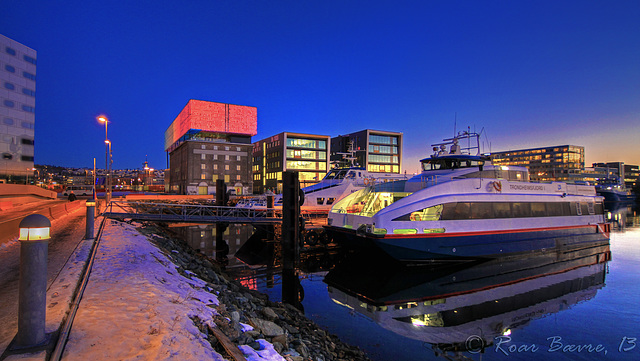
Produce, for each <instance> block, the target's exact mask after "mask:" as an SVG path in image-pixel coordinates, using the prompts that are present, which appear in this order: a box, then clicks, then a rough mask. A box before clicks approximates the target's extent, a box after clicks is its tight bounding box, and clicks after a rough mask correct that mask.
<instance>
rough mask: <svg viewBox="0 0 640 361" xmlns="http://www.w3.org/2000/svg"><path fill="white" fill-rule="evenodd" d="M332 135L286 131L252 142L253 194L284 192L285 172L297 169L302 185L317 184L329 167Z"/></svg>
mask: <svg viewBox="0 0 640 361" xmlns="http://www.w3.org/2000/svg"><path fill="white" fill-rule="evenodd" d="M329 139H330V138H329V136H326V135H313V134H300V133H289V132H283V133H280V134H277V135H274V136H272V137H269V138H265V139H263V140H260V141H258V142H255V143H254V144H253V193H255V194H262V193H266V192H267V191H271V192H274V193H282V172H284V171H287V170H294V171H298V179H299V180H300V186H301V187H306V186H309V185H312V184H315V183H318V182H319V181H320V180H321V179H322V178H323V177H324V175H325V174H326V173H327V171H328V169H329V157H328V154H329V149H330V148H329V146H330V145H329Z"/></svg>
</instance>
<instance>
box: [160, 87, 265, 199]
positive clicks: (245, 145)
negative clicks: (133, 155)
mask: <svg viewBox="0 0 640 361" xmlns="http://www.w3.org/2000/svg"><path fill="white" fill-rule="evenodd" d="M257 128H258V110H257V108H255V107H250V106H243V105H233V104H224V103H215V102H208V101H202V100H193V99H192V100H189V102H188V103H187V105H186V106H185V107H184V108H183V109H182V111H181V112H180V114H178V116H177V117H176V119H175V120H174V121H173V122H172V123H171V125H170V126H169V128H167V130H166V131H165V151H166V152H167V153H168V156H169V182H168V183H169V188H170V191H171V192H172V193H178V194H215V188H216V187H215V184H216V181H217V180H218V179H224V181H225V183H226V185H227V188H228V189H229V190H231V192H232V193H236V194H246V193H251V191H252V187H253V181H252V173H251V165H252V149H253V147H252V144H251V136H253V135H256V134H257Z"/></svg>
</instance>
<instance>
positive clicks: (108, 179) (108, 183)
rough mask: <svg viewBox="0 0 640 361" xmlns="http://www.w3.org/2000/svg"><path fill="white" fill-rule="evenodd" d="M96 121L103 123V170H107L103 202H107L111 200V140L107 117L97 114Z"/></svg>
mask: <svg viewBox="0 0 640 361" xmlns="http://www.w3.org/2000/svg"><path fill="white" fill-rule="evenodd" d="M97 119H98V121H99V122H100V123H104V143H105V152H106V154H105V160H104V170H105V172H107V174H106V176H105V179H104V183H105V195H104V198H105V203H106V204H109V201H110V200H111V162H109V158H110V154H111V142H110V141H109V133H108V128H109V127H108V125H109V119H107V117H106V116H104V115H100V116H98V118H97Z"/></svg>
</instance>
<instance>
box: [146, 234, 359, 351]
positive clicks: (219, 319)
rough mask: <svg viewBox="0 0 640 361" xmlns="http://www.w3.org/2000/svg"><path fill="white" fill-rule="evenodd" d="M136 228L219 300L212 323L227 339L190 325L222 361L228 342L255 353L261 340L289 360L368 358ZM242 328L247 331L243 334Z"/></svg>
mask: <svg viewBox="0 0 640 361" xmlns="http://www.w3.org/2000/svg"><path fill="white" fill-rule="evenodd" d="M136 226H137V227H136V228H138V231H139V232H140V233H142V234H143V235H145V236H146V237H147V239H149V241H151V242H153V243H154V244H156V245H157V246H158V247H159V248H160V249H161V250H162V251H164V253H165V254H166V255H167V257H169V258H170V259H171V260H173V263H174V264H175V265H176V267H177V269H178V272H180V273H181V274H183V275H184V276H186V277H190V274H195V275H196V276H197V277H198V278H200V279H202V280H203V281H205V282H207V285H208V286H209V287H210V288H211V289H212V290H213V292H214V294H215V295H216V297H217V298H218V301H219V305H218V306H216V307H215V309H216V311H217V315H216V316H214V320H213V321H214V323H215V324H216V325H217V328H218V330H219V331H221V332H222V333H223V334H224V336H222V338H223V339H224V338H226V339H227V340H220V337H219V336H220V335H219V333H216V332H211V331H214V330H211V329H208V327H207V322H206V320H198V319H194V323H196V325H197V326H198V327H199V328H200V330H201V331H202V332H203V333H204V334H207V335H208V341H209V342H210V343H211V345H212V347H213V348H214V349H215V350H216V351H217V352H219V353H220V354H221V355H223V356H225V358H228V357H229V356H231V355H230V353H229V352H228V351H226V350H225V346H227V347H228V346H229V342H230V344H232V345H234V346H235V347H236V348H238V347H241V348H243V349H244V350H246V347H247V346H248V347H251V348H252V349H253V350H256V351H257V350H261V349H263V348H264V345H263V343H261V342H260V341H261V340H266V341H268V342H270V343H271V344H272V345H273V348H274V349H275V351H276V352H278V353H279V354H280V355H281V356H282V357H283V358H285V359H286V360H290V361H302V360H313V361H330V360H363V361H364V360H369V358H368V357H367V356H366V354H365V353H364V351H362V350H361V349H359V348H358V347H356V346H351V345H348V344H346V343H344V342H342V341H341V340H340V339H339V338H338V337H337V336H336V335H333V334H330V333H329V332H326V331H325V330H323V329H322V328H321V327H320V326H318V325H317V324H315V323H314V322H313V321H311V320H309V319H308V318H307V317H305V316H304V314H302V313H301V312H300V311H299V310H298V309H296V308H295V307H293V306H291V305H289V304H285V303H281V302H272V301H270V300H269V299H268V296H267V295H265V294H263V293H261V292H258V291H254V290H251V289H248V288H246V287H244V286H242V285H241V284H240V283H239V282H237V281H235V280H233V279H231V277H229V276H228V275H226V274H225V273H224V272H223V271H222V270H221V269H220V267H219V266H218V265H217V264H216V263H215V262H214V261H212V260H210V259H209V258H208V257H206V256H205V255H203V254H202V253H199V252H196V251H195V250H193V249H192V248H191V247H190V246H189V245H188V244H187V243H186V242H185V241H183V240H181V239H177V238H173V237H171V236H169V235H168V234H167V232H166V231H165V230H164V229H162V228H160V227H158V226H155V225H152V224H146V223H143V224H141V225H140V224H138V225H136ZM246 325H250V326H252V327H253V330H246V329H247V328H246ZM243 331H244V332H243ZM216 334H217V335H216Z"/></svg>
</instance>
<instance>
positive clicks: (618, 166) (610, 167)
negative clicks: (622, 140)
mask: <svg viewBox="0 0 640 361" xmlns="http://www.w3.org/2000/svg"><path fill="white" fill-rule="evenodd" d="M591 166H592V167H593V169H595V170H597V171H598V172H599V173H600V174H602V175H603V178H604V179H606V180H608V181H610V182H616V183H619V184H620V185H622V184H623V183H624V186H625V188H627V189H633V188H635V187H636V186H637V185H638V175H639V174H640V172H639V171H638V166H637V165H630V164H624V162H607V163H593V164H592V165H591Z"/></svg>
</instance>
